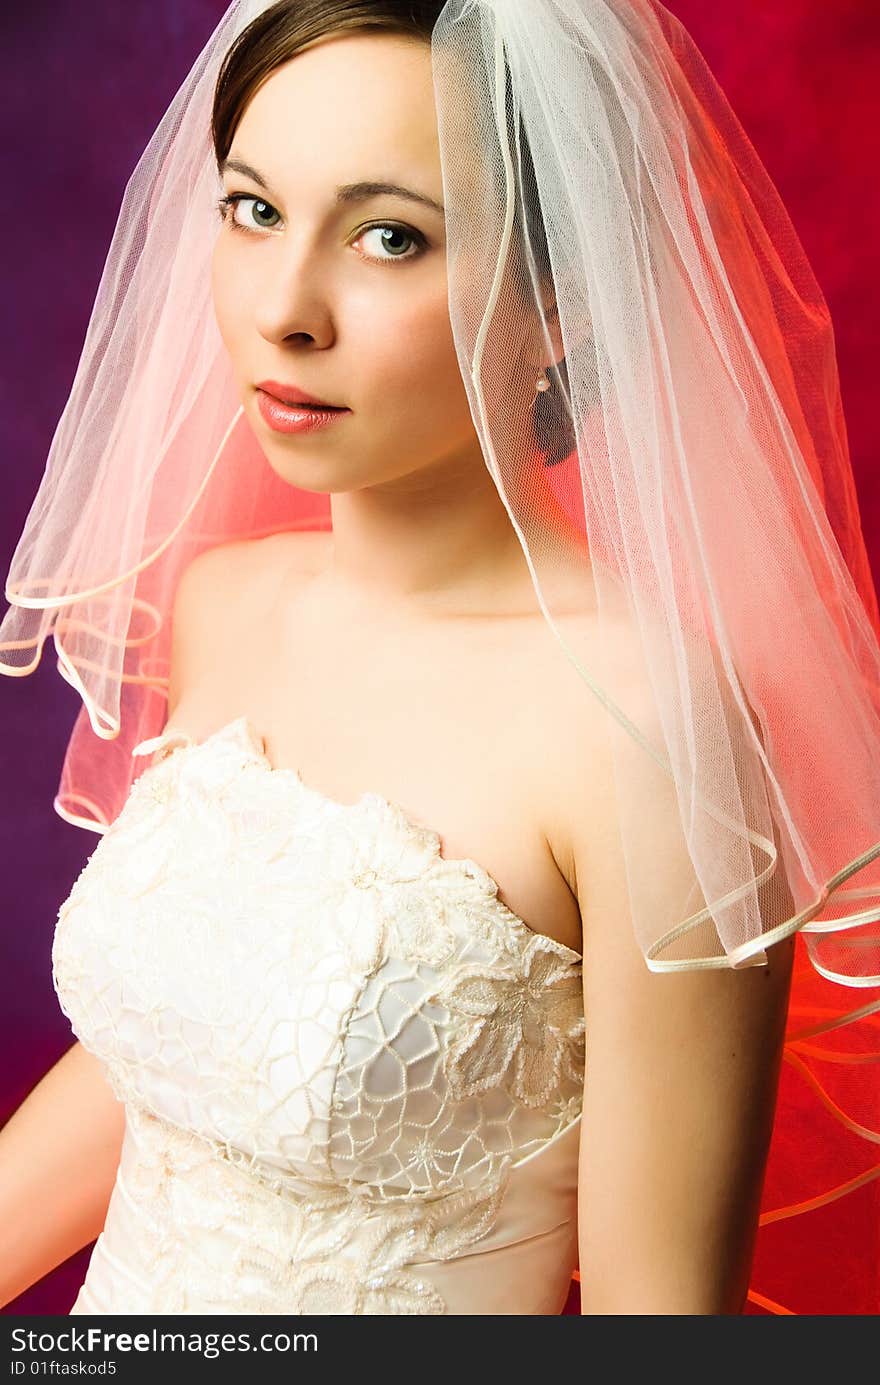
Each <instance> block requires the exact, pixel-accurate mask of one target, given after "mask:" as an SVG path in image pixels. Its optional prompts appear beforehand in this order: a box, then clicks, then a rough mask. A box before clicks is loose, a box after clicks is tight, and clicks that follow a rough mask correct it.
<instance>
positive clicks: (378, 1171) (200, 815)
mask: <svg viewBox="0 0 880 1385" xmlns="http://www.w3.org/2000/svg"><path fill="white" fill-rule="evenodd" d="M175 741H182V742H183V743H182V744H178V745H176V746H175V744H174V742H175ZM157 747H158V748H159V750H160V751H161V752H163V753H162V755H161V757H160V758H158V759H157V760H155V761H154V763H152V764H150V765H148V767H147V768H146V769H145V770H144V771H143V773H142V774H141V775H140V776H139V777H138V778H137V779H136V780H135V782H134V784H133V785H132V789H131V793H130V795H129V798H128V800H127V802H126V804H125V806H124V808H123V810H122V812H121V813H120V815H119V817H118V818H117V819H116V821H115V822H114V823H113V824H111V826H110V828H109V829H108V830H107V832H105V834H104V835H103V836H102V838H101V840H100V842H99V844H98V847H97V848H96V850H95V851H94V852H93V853H92V855H91V857H90V858H89V860H88V861H87V863H86V865H85V867H84V869H83V871H82V872H81V873H80V876H79V878H78V879H77V881H76V882H75V884H74V886H73V889H72V890H71V892H70V894H69V896H68V898H67V899H66V900H65V901H64V903H63V904H62V906H61V908H60V909H59V913H58V923H57V926H56V930H55V937H54V940H53V949H52V963H53V979H54V983H55V988H56V991H57V994H58V997H59V1002H60V1004H61V1007H62V1009H63V1010H64V1012H65V1014H67V1016H68V1018H69V1019H70V1021H71V1024H72V1026H73V1028H74V1032H75V1033H76V1034H77V1036H78V1037H79V1038H80V1039H81V1041H82V1042H83V1044H84V1045H85V1046H86V1047H87V1048H89V1049H90V1050H91V1051H93V1052H94V1053H96V1054H97V1055H98V1057H99V1058H100V1059H101V1060H102V1063H103V1065H104V1068H105V1071H106V1073H107V1076H108V1079H109V1081H110V1082H111V1084H112V1086H113V1089H114V1091H115V1093H116V1095H117V1096H118V1097H119V1099H120V1100H122V1101H124V1102H125V1104H126V1108H127V1133H126V1145H125V1146H124V1152H123V1160H122V1162H121V1165H120V1170H119V1175H118V1178H117V1186H116V1188H115V1189H114V1197H113V1201H112V1202H111V1207H110V1212H109V1213H108V1220H107V1224H106V1225H105V1229H104V1232H103V1233H102V1237H101V1238H100V1239H99V1243H98V1246H96V1251H95V1255H94V1256H93V1265H90V1270H89V1276H88V1277H87V1279H86V1283H85V1285H84V1286H83V1291H81V1293H82V1294H83V1295H84V1296H85V1298H86V1299H87V1298H88V1295H89V1286H90V1281H91V1280H93V1278H95V1277H98V1276H99V1274H104V1275H105V1277H107V1275H108V1274H109V1271H108V1270H107V1265H109V1264H110V1263H111V1261H112V1263H113V1264H114V1265H115V1266H116V1270H115V1276H116V1277H115V1278H114V1284H116V1283H118V1297H117V1299H116V1303H117V1306H116V1307H114V1308H112V1309H110V1310H109V1311H117V1312H122V1311H147V1312H199V1311H205V1312H211V1311H217V1312H221V1311H222V1312H271V1311H283V1312H294V1313H309V1312H330V1313H358V1314H360V1313H442V1312H446V1311H448V1309H447V1306H446V1304H445V1302H444V1300H443V1298H442V1297H441V1296H440V1295H439V1294H438V1293H437V1291H436V1289H435V1288H433V1287H432V1286H431V1284H430V1282H429V1280H428V1278H427V1277H426V1276H425V1275H424V1274H422V1275H420V1274H419V1264H420V1263H421V1264H424V1263H425V1262H426V1261H431V1260H445V1259H450V1258H454V1257H455V1256H457V1255H460V1254H462V1253H463V1252H468V1251H469V1250H472V1249H473V1246H474V1245H475V1243H476V1242H478V1241H480V1240H481V1239H482V1238H484V1237H486V1236H487V1234H488V1233H490V1232H492V1231H493V1229H494V1231H495V1233H496V1234H497V1231H498V1218H499V1212H500V1209H501V1208H502V1206H503V1200H504V1195H505V1190H506V1189H507V1186H508V1183H509V1180H510V1178H511V1174H512V1172H513V1171H514V1170H515V1169H516V1168H517V1167H518V1165H519V1164H520V1163H521V1162H522V1161H525V1160H527V1159H529V1157H530V1156H532V1155H534V1154H535V1153H536V1152H539V1151H541V1150H542V1149H543V1148H544V1147H545V1146H547V1145H548V1144H550V1142H552V1141H554V1139H555V1138H556V1137H558V1136H559V1135H560V1133H561V1132H564V1131H565V1130H567V1129H569V1128H570V1127H571V1126H572V1124H573V1123H575V1122H576V1121H577V1120H578V1118H579V1114H580V1107H581V1098H582V1088H583V1066H584V1017H583V1005H582V988H581V958H580V956H579V954H577V953H575V952H573V951H572V950H571V949H569V948H567V947H565V946H564V945H563V944H561V943H558V942H556V941H555V940H554V939H551V938H549V937H546V936H545V935H543V934H539V933H536V932H534V931H533V930H532V929H530V928H529V927H528V926H527V925H526V924H525V923H523V921H522V920H521V919H519V918H518V917H517V916H516V915H514V914H513V913H512V912H511V911H510V910H509V909H508V908H507V907H506V906H505V905H504V904H503V903H502V902H501V901H500V900H499V899H498V887H497V885H496V883H495V882H494V881H493V880H492V878H491V877H490V876H489V875H488V874H487V872H485V871H484V870H483V869H482V867H480V866H479V865H478V864H477V863H476V862H474V861H472V860H468V859H463V860H447V859H445V858H444V857H443V856H442V855H441V849H440V838H439V835H438V834H437V833H435V832H433V831H431V830H430V829H428V828H425V827H421V826H419V825H417V824H416V823H414V822H412V821H411V820H410V819H409V818H408V817H407V816H406V814H405V813H404V812H403V810H402V809H400V808H399V807H398V806H397V805H395V804H393V803H390V802H389V801H387V800H385V799H383V798H381V797H379V796H378V795H375V794H364V795H362V797H361V799H359V800H358V802H357V803H354V804H341V803H337V802H335V801H334V800H331V799H328V798H326V797H325V796H324V795H322V794H320V793H319V792H317V791H315V790H313V789H311V788H309V787H308V786H307V785H305V784H304V783H303V782H302V780H301V779H300V777H299V775H298V774H297V773H296V771H292V770H276V769H274V768H273V767H272V766H271V765H270V764H269V763H268V760H267V759H266V756H265V752H264V750H263V749H262V745H261V742H260V740H259V737H258V736H257V734H256V733H255V732H254V730H253V728H252V727H251V725H250V723H249V722H248V721H247V719H246V718H239V719H238V720H237V721H235V722H232V723H230V724H229V725H228V726H226V727H224V728H222V729H221V730H220V731H219V732H215V733H214V735H213V736H211V737H209V738H208V739H207V740H206V741H203V742H201V743H196V742H194V741H192V740H190V739H189V738H188V737H181V735H180V733H176V732H167V733H164V734H163V736H160V737H157V738H155V739H154V740H152V741H149V742H143V743H142V745H141V746H140V747H138V748H137V750H136V753H145V752H146V751H148V750H149V749H151V748H157ZM536 1211H537V1214H538V1219H539V1220H540V1207H539V1206H538V1208H537V1209H536ZM231 1226H234V1227H236V1228H238V1230H237V1235H234V1234H232V1231H231V1230H230V1227H231ZM99 1247H100V1250H99ZM102 1257H105V1258H102ZM120 1266H121V1268H120ZM93 1269H94V1275H93ZM136 1285H137V1286H140V1288H138V1289H136V1288H135V1286H136ZM126 1286H127V1287H126ZM144 1286H149V1289H147V1288H145V1287H144ZM114 1292H116V1290H114ZM105 1296H106V1295H105ZM135 1301H137V1303H138V1304H139V1306H138V1307H128V1308H127V1307H126V1306H125V1304H126V1303H127V1304H129V1305H131V1304H133V1303H134V1302H135ZM145 1305H146V1306H145ZM76 1311H82V1309H77V1310H76Z"/></svg>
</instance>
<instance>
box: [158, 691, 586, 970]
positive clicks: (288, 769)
mask: <svg viewBox="0 0 880 1385" xmlns="http://www.w3.org/2000/svg"><path fill="white" fill-rule="evenodd" d="M225 740H232V741H234V742H235V743H237V744H239V745H244V746H245V748H247V749H248V750H250V751H251V753H252V757H253V759H252V763H254V764H257V765H259V766H260V767H261V769H262V770H263V771H264V772H265V773H266V774H269V775H271V776H272V778H273V779H275V780H277V781H278V782H286V783H288V784H291V785H292V786H294V787H295V788H296V790H297V792H298V793H299V794H301V795H303V796H305V797H308V798H309V799H311V801H312V802H313V803H316V804H320V805H321V807H322V808H323V809H325V810H329V811H333V812H338V813H340V814H349V813H355V812H363V811H364V810H365V809H369V808H373V809H376V810H378V811H380V812H381V813H383V814H384V815H385V816H386V817H390V818H392V819H393V820H394V821H396V822H397V823H398V824H399V826H400V827H401V828H402V829H403V830H404V831H405V832H407V833H409V834H413V835H416V836H418V837H419V839H420V840H421V841H422V842H424V843H427V844H428V845H429V846H430V849H431V851H432V853H433V854H434V855H435V856H436V857H437V859H438V860H440V861H442V862H443V863H444V865H445V866H448V867H449V868H451V869H454V870H460V871H462V872H463V873H464V874H466V875H468V876H469V877H470V878H472V879H474V878H475V879H477V880H478V881H479V883H480V884H481V885H482V886H483V889H484V891H485V892H486V894H487V897H489V898H490V899H491V902H492V906H493V907H494V908H495V909H497V910H498V911H499V912H500V914H501V915H502V916H503V917H504V918H506V919H507V921H508V922H509V923H511V924H512V925H513V926H514V927H515V928H516V929H517V930H518V931H521V933H522V936H523V938H524V940H525V941H527V942H531V943H534V944H535V945H536V946H538V947H542V946H544V945H545V944H546V945H547V946H549V947H550V948H551V949H552V950H554V951H558V952H559V953H560V954H561V955H562V956H563V957H564V958H566V959H568V960H570V961H571V962H573V963H574V962H582V961H583V954H582V953H581V952H578V951H577V950H576V949H575V948H572V947H569V946H568V944H567V943H563V942H560V940H559V939H558V938H553V937H551V936H550V934H548V933H542V932H541V931H540V930H539V929H537V928H532V927H531V925H530V924H528V923H526V921H525V919H523V918H521V917H520V915H519V914H517V913H514V911H513V910H512V909H511V908H510V907H509V906H508V905H507V904H505V903H504V901H503V900H502V899H500V898H499V892H500V889H501V887H500V885H499V884H498V881H497V880H496V879H495V877H494V876H493V875H490V873H489V871H487V870H486V868H485V866H482V865H480V863H479V861H476V860H474V858H473V857H471V856H444V855H443V850H442V839H441V836H440V833H439V832H438V831H437V830H436V829H435V828H433V827H429V826H428V825H427V824H424V823H421V822H417V821H416V820H415V818H413V817H412V816H410V814H409V813H408V812H407V811H406V809H405V808H403V807H402V805H401V804H400V803H397V802H395V801H394V800H393V799H390V798H386V797H385V796H384V795H383V794H379V793H375V792H374V791H373V790H371V789H365V790H364V791H363V792H362V793H361V794H359V795H358V797H357V798H356V799H354V800H352V801H351V802H343V801H342V800H340V799H338V798H333V797H331V796H330V795H329V794H326V793H324V791H323V790H322V789H317V788H315V787H314V786H313V785H311V784H309V783H308V782H307V781H306V780H305V779H304V778H303V776H302V773H301V772H300V770H299V769H297V768H295V767H294V766H292V765H273V763H272V761H271V760H270V758H269V756H268V754H267V752H266V742H265V739H264V737H263V736H262V735H261V733H260V732H259V731H258V730H257V728H256V726H255V725H254V723H253V722H252V721H251V719H250V717H249V716H247V714H244V715H241V716H237V717H233V718H232V720H231V721H227V722H225V723H224V724H223V725H222V726H219V727H217V729H216V730H214V731H211V732H210V733H209V734H208V735H207V736H205V737H204V739H202V740H196V738H195V737H194V736H193V735H192V734H191V733H190V732H189V731H186V730H184V729H183V727H174V726H170V725H168V726H166V727H165V728H164V729H163V730H162V731H161V732H160V733H159V734H158V735H157V736H151V737H150V738H149V739H148V740H145V741H140V742H139V743H138V744H137V745H136V746H134V748H133V750H132V752H131V753H132V755H133V756H135V755H151V754H153V753H154V752H155V751H157V750H160V749H163V748H164V747H165V746H166V745H170V746H171V747H172V750H173V751H175V752H176V753H178V754H179V753H181V752H186V751H202V750H204V749H205V748H206V747H210V746H212V745H213V744H215V743H217V742H222V741H225ZM166 758H168V757H165V756H163V757H162V758H161V759H160V760H159V761H157V762H156V763H157V764H161V763H163V761H164V759H166Z"/></svg>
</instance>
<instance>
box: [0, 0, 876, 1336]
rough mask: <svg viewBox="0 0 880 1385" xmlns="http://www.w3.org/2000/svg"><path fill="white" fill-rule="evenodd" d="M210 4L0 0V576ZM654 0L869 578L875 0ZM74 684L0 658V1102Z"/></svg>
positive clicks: (35, 1023)
mask: <svg viewBox="0 0 880 1385" xmlns="http://www.w3.org/2000/svg"><path fill="white" fill-rule="evenodd" d="M225 8H226V6H225V4H224V3H221V2H220V0H125V3H120V0H89V3H88V4H82V3H81V0H51V3H46V2H45V0H43V3H40V2H39V0H37V3H33V2H31V3H27V4H23V5H14V6H13V5H7V6H3V7H2V10H3V13H2V17H0V40H2V42H0V52H2V53H3V54H4V57H5V59H6V72H5V74H4V86H3V90H4V99H5V102H6V110H5V112H4V117H5V118H4V119H3V121H2V135H0V140H2V143H0V160H2V183H0V186H2V190H3V200H4V207H3V214H2V217H0V236H2V259H0V262H2V264H3V265H4V266H5V274H4V297H5V304H4V307H5V313H4V321H5V323H6V330H5V338H4V340H3V343H2V348H0V349H2V352H3V371H2V377H0V379H2V384H0V388H2V423H3V436H4V438H5V440H6V444H5V449H4V453H5V468H4V472H5V474H4V491H3V502H2V504H0V568H2V574H3V576H4V578H5V576H6V573H7V571H8V568H9V563H10V560H11V558H12V552H13V549H14V547H15V545H16V543H17V540H18V537H19V534H20V532H21V528H22V526H23V524H24V521H25V518H26V515H27V512H28V510H29V508H30V505H31V502H32V500H33V496H34V493H35V491H36V489H37V485H38V483H39V480H40V476H41V475H42V471H43V467H44V465H45V461H46V455H47V452H48V449H49V445H50V443H51V440H52V436H53V433H54V430H55V426H56V424H57V421H58V418H59V416H60V413H61V410H62V409H63V407H64V404H65V401H66V399H67V395H68V391H69V389H70V386H71V383H72V381H73V376H74V372H75V370H76V365H77V362H78V359H79V353H80V350H81V347H82V341H83V337H84V333H85V330H86V326H87V322H88V317H89V313H90V311H91V306H92V302H93V300H94V295H95V292H96V289H97V284H98V279H99V277H100V273H101V269H102V266H103V263H104V258H105V255H106V252H107V248H108V246H109V242H110V238H111V236H112V233H113V229H114V226H115V224H116V217H117V215H118V212H119V205H120V201H121V197H122V193H123V190H124V187H125V183H126V181H127V179H128V177H129V175H130V173H131V171H132V169H133V167H134V165H135V163H136V162H137V160H138V158H139V156H140V154H141V152H142V150H143V148H144V145H145V144H146V142H147V140H148V139H149V137H150V135H151V134H152V132H153V130H154V128H155V126H156V125H157V123H158V121H159V120H160V118H161V116H162V115H163V113H164V111H165V110H166V108H167V106H168V104H169V102H170V101H171V98H172V97H173V95H174V93H175V91H176V90H177V87H178V85H179V84H180V82H181V81H182V79H183V78H184V76H185V75H186V73H187V71H188V70H189V68H190V67H191V65H192V63H193V61H194V60H195V58H196V56H197V54H198V53H199V51H200V50H201V48H202V46H203V45H204V43H205V42H206V41H207V39H208V37H209V36H210V34H211V32H212V31H213V29H214V28H215V26H216V24H217V23H218V21H219V19H220V18H221V17H222V15H223V13H224V11H225ZM668 8H669V9H671V10H672V11H673V13H675V14H677V15H678V16H679V17H680V18H681V19H682V20H683V21H684V23H685V24H686V25H687V27H688V29H689V30H690V32H691V33H692V35H693V37H694V38H695V39H696V41H697V43H698V44H699V46H700V47H701V49H702V50H703V52H704V53H705V55H706V57H707V59H708V61H709V63H710V65H711V66H712V68H713V70H714V71H715V73H716V75H717V76H718V78H719V80H720V81H721V84H722V85H723V86H724V88H725V90H726V92H727V94H728V96H729V98H730V100H731V102H732V104H733V107H734V109H735V110H736V111H737V114H738V115H739V117H740V119H741V120H742V122H743V124H744V126H745V128H746V130H747V132H748V133H749V135H750V137H751V139H752V141H753V143H754V144H755V145H756V147H757V149H758V152H759V153H760V155H761V157H762V158H763V160H764V162H765V164H766V165H767V167H768V169H769V171H770V174H771V176H772V177H773V179H774V180H775V182H776V184H777V186H778V187H779V190H780V192H781V193H782V196H783V198H784V200H785V202H786V205H787V206H788V209H789V212H790V213H791V216H792V219H793V221H794V223H795V226H796V227H797V230H798V232H799V234H800V236H801V239H802V240H803V242H804V245H805V248H806V251H807V254H808V256H809V258H810V260H811V262H812V264H813V268H814V270H815V272H816V274H817V277H818V279H819V282H820V284H821V285H822V288H823V290H824V292H825V295H826V297H827V299H828V301H829V304H830V307H831V312H832V316H833V319H834V322H835V329H836V338H837V349H838V359H839V363H840V372H841V379H842V385H843V398H844V407H845V410H846V415H847V421H848V428H849V437H850V447H851V452H852V457H853V465H854V469H855V472H856V479H857V482H858V486H859V496H860V501H861V506H862V514H863V523H864V529H865V535H866V539H867V541H868V546H869V549H870V550H871V553H872V559H873V564H874V574H875V580H878V581H880V552H878V531H880V478H878V475H877V468H876V464H875V459H876V458H877V456H878V453H880V419H878V411H877V407H876V398H877V393H876V391H877V385H876V370H877V361H878V356H877V348H876V323H877V322H878V320H880V288H878V273H877V261H876V256H875V252H874V249H873V246H874V244H875V242H876V238H877V234H878V230H880V191H878V186H877V184H878V180H877V169H878V167H880V135H878V127H880V120H878V110H877V96H876V89H877V83H878V79H880V13H878V10H877V7H876V5H875V4H874V3H873V0H837V3H835V4H834V5H833V6H827V5H826V4H824V3H823V2H822V0H778V2H777V3H776V4H774V5H773V6H769V7H768V6H766V4H765V3H764V0H727V3H726V4H724V5H719V6H707V5H706V4H705V0H668ZM5 609H6V608H5V604H4V606H3V607H2V608H0V610H2V611H5ZM78 705H79V704H78V699H77V697H76V694H75V693H74V691H73V689H72V688H71V687H70V686H69V685H68V684H67V683H66V682H65V681H64V680H63V679H62V678H61V677H60V675H59V674H58V673H57V670H56V667H55V658H54V649H53V647H52V644H51V641H50V642H49V643H48V644H47V646H46V647H45V650H44V655H43V661H42V664H41V665H40V667H39V668H38V669H37V671H36V672H35V673H34V674H32V675H30V677H28V678H26V679H18V678H10V677H3V676H0V718H2V735H0V870H2V879H3V880H4V881H5V882H6V883H5V887H4V889H3V904H2V924H0V1054H2V1058H0V1123H2V1122H3V1121H5V1120H6V1119H7V1118H8V1117H9V1115H10V1114H11V1113H12V1111H14V1110H15V1108H16V1107H17V1106H18V1105H19V1104H20V1102H21V1101H22V1100H23V1099H24V1097H25V1096H26V1095H27V1093H28V1092H29V1091H30V1090H31V1088H32V1087H33V1086H34V1085H35V1084H36V1082H37V1081H38V1080H39V1079H40V1077H41V1076H42V1075H43V1073H44V1072H46V1070H47V1069H48V1068H49V1067H50V1066H51V1065H52V1064H53V1063H54V1062H55V1061H56V1059H57V1058H58V1057H60V1055H61V1054H62V1053H63V1052H64V1051H65V1049H67V1048H68V1047H69V1045H70V1044H71V1042H72V1040H73V1035H72V1034H71V1031H70V1027H69V1025H68V1023H67V1020H66V1019H65V1017H64V1016H63V1014H62V1013H61V1011H60V1009H59V1008H58V1003H57V999H56V997H55V994H54V991H53V989H52V981H51V960H50V948H51V941H52V930H53V927H54V921H55V916H56V914H57V910H58V906H59V904H60V903H61V901H62V900H63V899H64V898H65V897H66V895H67V894H68V892H69V890H70V888H71V886H72V884H73V881H74V879H75V878H76V876H77V874H78V873H79V871H80V869H81V867H82V865H83V863H84V861H85V858H86V856H87V855H88V854H89V853H90V852H91V851H92V850H93V849H94V847H95V845H96V843H97V841H98V838H97V836H96V835H95V834H94V833H92V832H88V831H85V830H83V829H80V828H76V827H72V826H70V825H69V824H67V823H65V822H63V821H62V819H61V818H59V817H58V816H57V815H56V814H55V812H54V810H53V808H52V799H53V796H54V794H55V791H56V788H57V785H58V779H59V776H60V770H61V763H62V760H63V756H64V751H65V748H66V745H67V740H68V736H69V734H70V730H71V727H72V725H73V721H74V719H75V717H76V714H77V711H78ZM90 1253H91V1246H87V1247H85V1248H84V1249H83V1250H82V1251H80V1252H78V1253H77V1254H76V1255H74V1256H72V1257H71V1258H70V1260H68V1261H67V1262H66V1263H65V1264H64V1265H61V1266H59V1267H58V1269H57V1270H55V1271H54V1272H53V1273H52V1274H50V1275H47V1276H46V1278H45V1279H43V1280H42V1281H40V1283H39V1284H36V1285H34V1286H33V1287H32V1288H31V1289H29V1290H28V1291H27V1292H26V1293H24V1294H22V1295H21V1296H20V1297H19V1298H18V1299H16V1300H14V1302H13V1303H11V1304H9V1305H7V1307H6V1308H5V1309H4V1310H3V1311H4V1312H5V1313H66V1312H67V1310H68V1309H69V1307H70V1305H71V1303H72V1301H73V1298H74V1296H75V1293H76V1290H77V1288H78V1286H79V1284H80V1283H81V1281H82V1279H83V1276H84V1274H85V1269H86V1265H87V1262H88V1258H89V1255H90Z"/></svg>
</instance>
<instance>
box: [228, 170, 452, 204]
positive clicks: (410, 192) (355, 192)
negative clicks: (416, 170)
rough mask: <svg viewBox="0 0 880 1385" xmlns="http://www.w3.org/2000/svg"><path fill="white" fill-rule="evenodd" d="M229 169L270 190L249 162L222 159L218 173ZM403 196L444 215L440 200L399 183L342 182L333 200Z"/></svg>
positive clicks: (340, 202) (363, 200)
mask: <svg viewBox="0 0 880 1385" xmlns="http://www.w3.org/2000/svg"><path fill="white" fill-rule="evenodd" d="M227 170H231V171H232V172H233V173H241V174H242V175H243V176H244V177H245V178H250V179H251V181H252V182H254V183H256V184H257V185H258V187H261V188H265V190H266V191H267V192H269V191H271V189H270V187H269V184H268V183H267V181H266V179H265V178H264V177H263V176H262V174H261V173H259V172H258V171H257V169H255V168H251V166H250V164H246V163H242V162H241V161H240V160H239V159H224V160H223V163H222V164H221V165H220V173H221V176H222V174H224V173H226V172H227ZM383 195H384V196H388V197H403V198H405V199H406V200H407V201H408V202H420V203H421V204H422V206H424V207H430V208H431V210H432V211H435V212H439V213H440V215H441V216H445V215H446V210H445V208H444V206H443V203H442V202H435V201H434V199H433V197H427V196H426V195H425V194H424V193H422V192H416V191H415V190H414V189H413V188H405V187H403V186H402V185H401V184H400V183H386V182H360V183H343V184H342V185H341V186H340V187H338V188H337V189H336V195H335V198H334V201H335V202H336V205H337V206H344V205H346V204H347V203H351V202H366V200H367V199H368V198H370V197H382V196H383Z"/></svg>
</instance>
